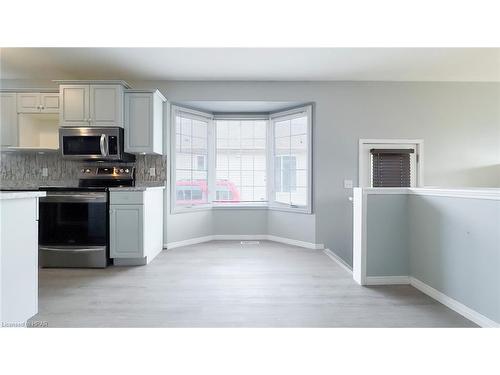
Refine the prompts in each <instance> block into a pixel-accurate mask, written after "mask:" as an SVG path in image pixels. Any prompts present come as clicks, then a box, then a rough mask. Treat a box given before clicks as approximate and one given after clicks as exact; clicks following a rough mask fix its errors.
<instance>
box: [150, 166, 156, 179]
mask: <svg viewBox="0 0 500 375" xmlns="http://www.w3.org/2000/svg"><path fill="white" fill-rule="evenodd" d="M149 175H150V176H151V177H154V176H156V169H155V168H149Z"/></svg>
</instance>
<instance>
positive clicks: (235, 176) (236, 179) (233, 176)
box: [228, 171, 241, 186]
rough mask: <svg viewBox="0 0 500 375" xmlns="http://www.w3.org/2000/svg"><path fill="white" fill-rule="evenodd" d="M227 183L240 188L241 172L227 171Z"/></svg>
mask: <svg viewBox="0 0 500 375" xmlns="http://www.w3.org/2000/svg"><path fill="white" fill-rule="evenodd" d="M228 179H229V182H230V183H232V184H234V185H236V186H240V185H241V171H229V175H228Z"/></svg>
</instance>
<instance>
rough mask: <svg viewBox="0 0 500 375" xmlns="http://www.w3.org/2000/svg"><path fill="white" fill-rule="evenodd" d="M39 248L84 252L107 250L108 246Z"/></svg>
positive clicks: (40, 247) (41, 247) (42, 248)
mask: <svg viewBox="0 0 500 375" xmlns="http://www.w3.org/2000/svg"><path fill="white" fill-rule="evenodd" d="M38 250H45V251H64V252H66V253H82V252H89V251H105V250H106V246H39V247H38Z"/></svg>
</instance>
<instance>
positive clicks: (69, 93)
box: [59, 85, 90, 126]
mask: <svg viewBox="0 0 500 375" xmlns="http://www.w3.org/2000/svg"><path fill="white" fill-rule="evenodd" d="M59 90H60V91H59V92H60V97H61V109H60V112H59V113H60V115H59V118H60V123H61V126H88V125H89V118H90V116H89V104H90V103H89V91H90V88H89V85H61V86H60V87H59Z"/></svg>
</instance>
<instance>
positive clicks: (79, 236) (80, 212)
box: [39, 201, 107, 246]
mask: <svg viewBox="0 0 500 375" xmlns="http://www.w3.org/2000/svg"><path fill="white" fill-rule="evenodd" d="M39 222H40V226H39V233H40V234H39V237H40V238H39V241H40V245H52V246H58V245H59V246H80V245H89V246H98V245H106V243H107V209H106V202H99V203H89V202H83V203H77V202H43V201H41V202H40V221H39Z"/></svg>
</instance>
